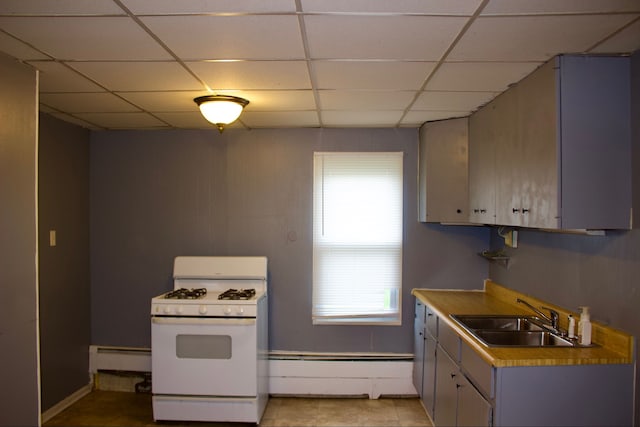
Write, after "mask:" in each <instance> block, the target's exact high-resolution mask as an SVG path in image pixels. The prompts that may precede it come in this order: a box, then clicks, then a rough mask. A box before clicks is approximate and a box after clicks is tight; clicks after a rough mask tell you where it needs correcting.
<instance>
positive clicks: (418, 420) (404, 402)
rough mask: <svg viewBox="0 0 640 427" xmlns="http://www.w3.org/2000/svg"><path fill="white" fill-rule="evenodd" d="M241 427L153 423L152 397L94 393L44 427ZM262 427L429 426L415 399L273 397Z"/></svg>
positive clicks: (105, 392)
mask: <svg viewBox="0 0 640 427" xmlns="http://www.w3.org/2000/svg"><path fill="white" fill-rule="evenodd" d="M245 425H246V424H243V423H231V424H229V423H209V422H206V423H204V422H188V423H185V422H177V421H162V422H157V423H156V422H154V421H153V411H152V409H151V395H150V394H140V393H129V392H118V391H101V390H96V391H92V392H91V393H89V394H88V395H87V396H85V397H83V398H82V399H80V400H79V401H78V402H76V403H75V404H73V405H72V406H71V407H69V408H67V409H65V410H64V411H62V412H61V413H59V414H58V415H56V416H55V417H53V418H52V419H50V420H49V421H47V422H46V423H44V427H57V426H64V427H98V426H100V427H103V426H104V427H106V426H131V427H135V426H200V427H223V426H233V427H243V426H245ZM260 426H261V427H279V426H282V427H285V426H289V427H315V426H318V427H320V426H327V427H329V426H330V427H356V426H357V427H360V426H362V427H364V426H366V427H369V426H371V427H375V426H384V427H396V426H414V427H429V426H431V423H430V421H429V419H428V418H427V416H426V414H425V412H424V409H423V408H422V406H421V404H420V402H419V400H418V399H415V398H401V399H387V398H384V399H376V400H370V399H337V398H319V399H318V398H297V397H272V398H271V399H270V400H269V404H268V405H267V409H266V411H265V413H264V416H263V417H262V421H261V423H260Z"/></svg>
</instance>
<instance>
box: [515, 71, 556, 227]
mask: <svg viewBox="0 0 640 427" xmlns="http://www.w3.org/2000/svg"><path fill="white" fill-rule="evenodd" d="M554 65H555V63H554V62H553V61H550V62H547V63H546V64H545V65H543V66H542V67H540V68H539V69H538V70H536V71H535V72H534V73H532V74H530V75H529V76H527V77H526V78H525V79H523V80H522V81H521V82H520V83H518V85H517V86H515V88H514V90H515V93H516V95H517V97H518V101H517V106H518V108H517V112H518V140H519V143H518V156H517V157H516V158H515V160H514V162H516V163H517V167H518V169H519V174H518V177H519V181H518V183H517V188H515V190H516V191H517V192H518V194H519V195H520V206H519V207H518V206H515V207H517V208H519V212H517V213H518V214H519V215H520V216H521V218H522V221H521V225H523V226H525V227H540V228H557V227H558V226H559V219H560V212H559V192H558V188H559V173H560V172H559V167H560V165H559V161H558V157H559V150H560V147H559V144H558V140H559V139H558V137H559V135H558V129H559V128H558V107H557V104H558V103H557V95H556V94H557V93H558V92H557V84H556V81H557V77H556V70H555V68H554Z"/></svg>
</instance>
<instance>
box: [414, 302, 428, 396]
mask: <svg viewBox="0 0 640 427" xmlns="http://www.w3.org/2000/svg"><path fill="white" fill-rule="evenodd" d="M425 313H426V310H425V306H424V304H422V303H421V302H420V301H418V300H416V306H415V314H414V316H415V317H414V321H413V385H414V386H415V388H416V391H417V392H418V394H419V395H420V397H422V387H423V385H422V379H423V376H424V375H423V370H424V345H425V341H424V340H425V331H426V324H425Z"/></svg>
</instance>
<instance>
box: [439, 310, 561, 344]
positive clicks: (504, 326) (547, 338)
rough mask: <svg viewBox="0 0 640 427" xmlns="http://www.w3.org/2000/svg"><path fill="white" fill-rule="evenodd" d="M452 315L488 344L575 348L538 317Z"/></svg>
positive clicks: (461, 324) (472, 333)
mask: <svg viewBox="0 0 640 427" xmlns="http://www.w3.org/2000/svg"><path fill="white" fill-rule="evenodd" d="M451 318H452V319H453V320H455V321H456V322H457V323H458V324H459V325H460V326H462V327H463V328H465V329H466V330H467V331H468V332H469V333H470V334H471V335H473V336H475V337H476V338H477V339H478V340H480V342H482V343H483V344H484V345H486V346H487V347H573V346H574V343H573V342H572V341H570V340H568V339H565V338H563V337H561V336H559V335H557V334H555V333H553V332H551V331H550V330H549V329H547V328H546V327H545V325H544V323H543V322H542V321H541V320H540V319H539V318H537V317H535V316H526V315H524V316H523V315H456V314H452V315H451Z"/></svg>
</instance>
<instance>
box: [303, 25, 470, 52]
mask: <svg viewBox="0 0 640 427" xmlns="http://www.w3.org/2000/svg"><path fill="white" fill-rule="evenodd" d="M304 20H305V24H306V30H307V35H308V40H309V51H310V55H311V58H313V59H401V60H425V61H436V60H439V59H440V58H441V57H442V55H443V54H444V52H445V51H446V49H447V48H448V47H449V45H450V44H451V43H452V42H453V40H454V38H455V37H456V35H457V34H458V33H459V32H460V30H461V29H462V27H463V26H464V24H465V23H466V22H467V18H458V17H438V18H436V17H432V16H397V15H391V16H356V15H353V16H351V15H349V16H339V15H327V16H322V15H310V16H305V17H304Z"/></svg>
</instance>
